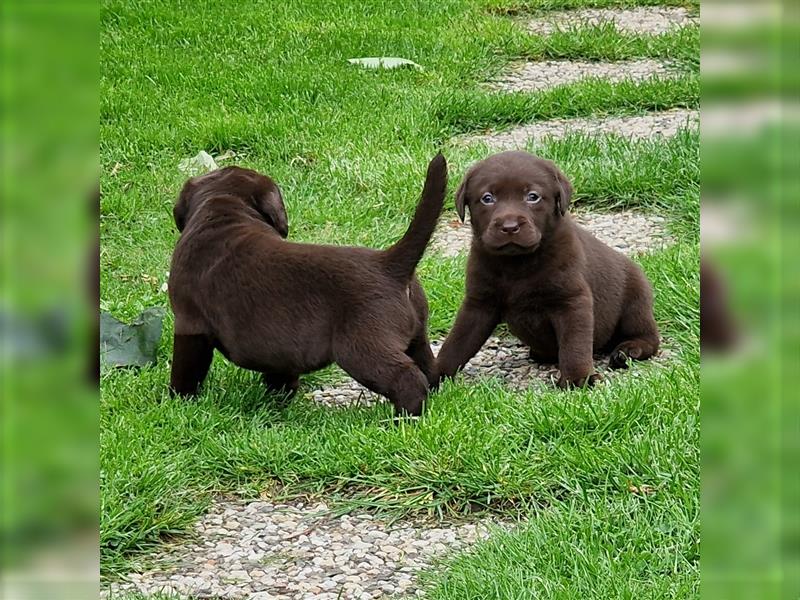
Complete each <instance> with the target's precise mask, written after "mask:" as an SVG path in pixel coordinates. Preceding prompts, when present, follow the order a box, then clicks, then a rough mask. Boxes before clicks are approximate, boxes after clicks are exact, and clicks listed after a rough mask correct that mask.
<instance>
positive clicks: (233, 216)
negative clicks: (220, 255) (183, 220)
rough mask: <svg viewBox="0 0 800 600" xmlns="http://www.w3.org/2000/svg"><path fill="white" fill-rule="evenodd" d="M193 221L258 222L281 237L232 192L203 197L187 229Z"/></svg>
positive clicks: (210, 223) (230, 223)
mask: <svg viewBox="0 0 800 600" xmlns="http://www.w3.org/2000/svg"><path fill="white" fill-rule="evenodd" d="M194 223H203V224H205V225H210V226H212V227H220V226H223V225H232V224H239V223H241V224H258V226H259V227H262V226H263V227H264V228H265V229H267V230H268V231H269V232H271V233H272V234H274V235H275V237H276V238H278V239H283V238H281V236H280V234H279V233H278V232H277V231H275V229H274V228H273V227H272V226H270V224H269V223H267V222H266V221H264V217H263V216H262V215H261V214H260V213H259V212H258V211H257V210H256V209H255V208H253V206H251V205H250V203H249V202H247V201H246V200H245V199H243V198H241V197H240V196H236V195H233V194H225V195H221V196H219V195H218V196H211V197H209V198H207V199H204V200H203V203H202V204H201V205H200V206H198V207H197V209H196V210H195V214H194V215H192V218H191V219H190V221H189V224H188V225H187V229H188V228H189V227H191V226H192V225H193V224H194Z"/></svg>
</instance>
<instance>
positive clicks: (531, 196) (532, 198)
mask: <svg viewBox="0 0 800 600" xmlns="http://www.w3.org/2000/svg"><path fill="white" fill-rule="evenodd" d="M541 199H542V197H541V196H540V195H539V194H537V193H536V192H528V197H527V198H525V202H527V203H528V204H538V203H539V201H540V200H541Z"/></svg>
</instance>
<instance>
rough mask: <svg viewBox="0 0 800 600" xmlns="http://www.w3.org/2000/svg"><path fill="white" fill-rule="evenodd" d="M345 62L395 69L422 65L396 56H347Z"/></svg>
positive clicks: (416, 67)
mask: <svg viewBox="0 0 800 600" xmlns="http://www.w3.org/2000/svg"><path fill="white" fill-rule="evenodd" d="M347 62H349V63H350V64H351V65H358V66H360V67H364V68H365V69H397V68H400V67H411V68H413V69H422V68H423V67H422V65H418V64H417V63H415V62H414V61H413V60H408V59H407V58H398V57H396V56H370V57H365V58H348V59H347Z"/></svg>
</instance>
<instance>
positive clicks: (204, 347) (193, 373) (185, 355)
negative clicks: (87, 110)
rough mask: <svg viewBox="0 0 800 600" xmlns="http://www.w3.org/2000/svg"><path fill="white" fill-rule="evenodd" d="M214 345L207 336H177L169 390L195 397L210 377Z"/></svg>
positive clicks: (173, 350) (173, 351)
mask: <svg viewBox="0 0 800 600" xmlns="http://www.w3.org/2000/svg"><path fill="white" fill-rule="evenodd" d="M213 356H214V345H213V343H212V341H211V339H210V338H209V337H208V336H206V335H180V334H177V333H176V334H175V342H174V345H173V348H172V374H171V376H170V384H169V389H170V392H171V393H173V394H179V395H181V396H194V395H196V394H197V391H198V390H199V389H200V385H201V384H202V383H203V380H204V379H205V378H206V375H208V369H209V367H210V366H211V359H212V358H213Z"/></svg>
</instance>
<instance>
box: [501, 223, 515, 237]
mask: <svg viewBox="0 0 800 600" xmlns="http://www.w3.org/2000/svg"><path fill="white" fill-rule="evenodd" d="M499 226H500V231H502V232H503V233H507V234H508V235H513V234H515V233H517V232H518V231H519V221H516V220H514V221H512V220H505V221H503V222H502V223H499Z"/></svg>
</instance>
